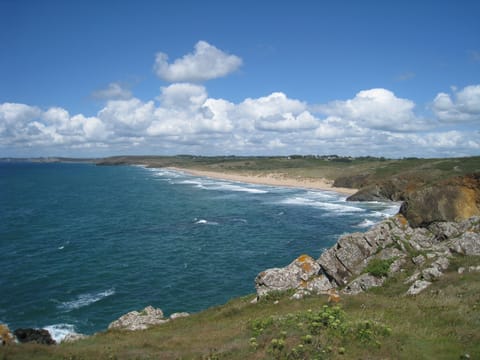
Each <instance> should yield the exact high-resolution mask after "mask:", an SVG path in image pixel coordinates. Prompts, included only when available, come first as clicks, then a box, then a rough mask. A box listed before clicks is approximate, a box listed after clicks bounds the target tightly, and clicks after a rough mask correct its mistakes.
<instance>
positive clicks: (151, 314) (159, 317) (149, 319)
mask: <svg viewBox="0 0 480 360" xmlns="http://www.w3.org/2000/svg"><path fill="white" fill-rule="evenodd" d="M167 321H168V319H165V318H164V317H163V311H162V310H161V309H156V308H154V307H153V306H147V307H146V308H145V309H143V310H142V311H131V312H129V313H127V314H125V315H122V316H120V318H118V319H117V320H115V321H113V322H111V323H110V325H108V329H109V330H112V329H120V330H145V329H147V328H149V327H150V326H153V325H158V324H163V323H166V322H167Z"/></svg>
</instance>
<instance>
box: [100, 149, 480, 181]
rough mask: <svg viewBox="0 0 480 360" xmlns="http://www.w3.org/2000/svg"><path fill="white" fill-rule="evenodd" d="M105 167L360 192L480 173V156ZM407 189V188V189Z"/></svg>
mask: <svg viewBox="0 0 480 360" xmlns="http://www.w3.org/2000/svg"><path fill="white" fill-rule="evenodd" d="M100 163H104V164H111V165H114V164H148V165H149V166H151V167H167V166H174V167H183V168H190V169H198V170H208V171H218V172H235V173H241V174H249V175H262V174H269V173H280V174H283V175H285V176H287V177H291V178H298V177H301V178H307V179H308V178H310V179H316V178H326V179H329V180H334V181H339V180H340V181H341V182H343V183H346V184H348V185H349V186H347V187H353V188H361V187H364V186H367V185H373V184H377V183H379V182H380V183H381V182H384V181H394V182H397V183H398V182H402V183H409V182H410V183H412V184H420V183H421V184H429V183H433V182H436V181H439V180H441V179H446V178H449V177H453V176H459V175H465V174H469V173H474V172H479V171H480V156H473V157H467V158H447V159H417V158H406V159H383V158H374V157H361V158H355V159H351V158H338V159H337V158H333V159H327V158H326V157H323V158H315V157H312V156H305V157H302V156H292V157H290V158H289V157H285V156H272V157H259V156H251V157H242V156H214V157H204V156H189V155H184V156H170V157H162V156H123V157H122V156H117V157H112V158H106V159H102V160H101V161H100ZM405 186H406V185H405Z"/></svg>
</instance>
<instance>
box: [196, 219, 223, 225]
mask: <svg viewBox="0 0 480 360" xmlns="http://www.w3.org/2000/svg"><path fill="white" fill-rule="evenodd" d="M195 220H196V221H195V224H198V225H218V222H215V221H208V220H205V219H199V220H197V219H195Z"/></svg>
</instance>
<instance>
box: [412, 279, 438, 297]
mask: <svg viewBox="0 0 480 360" xmlns="http://www.w3.org/2000/svg"><path fill="white" fill-rule="evenodd" d="M430 285H432V283H431V282H430V281H426V280H417V281H415V282H414V283H413V284H412V286H410V288H409V289H408V290H407V295H417V294H419V293H420V292H422V291H423V290H425V289H426V288H427V287H429V286H430Z"/></svg>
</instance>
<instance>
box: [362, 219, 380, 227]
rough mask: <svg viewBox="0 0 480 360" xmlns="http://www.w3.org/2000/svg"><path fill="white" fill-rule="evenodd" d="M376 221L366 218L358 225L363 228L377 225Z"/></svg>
mask: <svg viewBox="0 0 480 360" xmlns="http://www.w3.org/2000/svg"><path fill="white" fill-rule="evenodd" d="M375 224H376V222H375V221H372V220H368V219H364V220H363V221H362V222H361V223H359V224H358V225H357V226H358V227H361V228H367V227H371V226H373V225H375Z"/></svg>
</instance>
